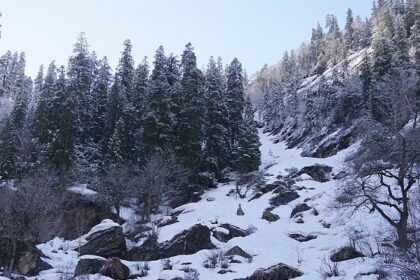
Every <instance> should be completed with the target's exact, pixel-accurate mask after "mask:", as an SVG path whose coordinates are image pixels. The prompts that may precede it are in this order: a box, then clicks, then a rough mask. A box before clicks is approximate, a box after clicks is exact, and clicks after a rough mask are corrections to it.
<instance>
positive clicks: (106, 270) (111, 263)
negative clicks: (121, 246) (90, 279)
mask: <svg viewBox="0 0 420 280" xmlns="http://www.w3.org/2000/svg"><path fill="white" fill-rule="evenodd" d="M99 273H100V274H101V275H103V276H107V277H110V278H112V279H116V280H124V279H128V277H130V269H128V267H127V266H126V265H124V264H123V263H122V262H121V260H120V259H119V258H115V257H114V258H111V259H109V260H107V261H106V263H105V265H104V267H102V268H101V270H100V271H99Z"/></svg>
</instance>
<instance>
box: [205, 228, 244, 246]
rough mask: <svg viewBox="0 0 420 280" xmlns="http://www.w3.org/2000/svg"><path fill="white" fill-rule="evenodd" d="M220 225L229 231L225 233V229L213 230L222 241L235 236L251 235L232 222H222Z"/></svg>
mask: <svg viewBox="0 0 420 280" xmlns="http://www.w3.org/2000/svg"><path fill="white" fill-rule="evenodd" d="M219 227H221V228H223V229H226V230H228V231H229V233H228V234H227V233H225V232H223V231H217V230H215V231H214V232H213V236H214V237H215V238H216V239H217V240H219V241H220V242H224V243H226V242H228V241H229V240H231V239H232V238H235V237H245V236H247V235H249V234H248V232H247V231H246V230H244V229H241V228H239V227H236V226H234V225H231V224H221V225H220V226H219Z"/></svg>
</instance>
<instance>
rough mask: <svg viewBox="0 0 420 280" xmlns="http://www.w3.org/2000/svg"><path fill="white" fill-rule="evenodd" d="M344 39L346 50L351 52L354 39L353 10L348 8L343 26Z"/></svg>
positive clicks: (354, 43)
mask: <svg viewBox="0 0 420 280" xmlns="http://www.w3.org/2000/svg"><path fill="white" fill-rule="evenodd" d="M344 41H345V45H346V49H347V51H348V52H351V51H352V50H354V49H355V45H356V40H355V30H354V18H353V11H352V10H351V9H350V8H349V9H348V10H347V17H346V25H345V27H344Z"/></svg>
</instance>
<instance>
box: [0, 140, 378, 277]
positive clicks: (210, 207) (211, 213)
mask: <svg viewBox="0 0 420 280" xmlns="http://www.w3.org/2000/svg"><path fill="white" fill-rule="evenodd" d="M260 141H261V143H262V146H261V152H262V166H263V167H264V166H271V167H269V168H268V169H267V172H266V173H268V174H270V175H269V177H268V182H267V183H272V182H274V181H276V180H277V179H276V176H278V175H287V174H288V172H287V171H286V169H288V170H289V169H290V168H293V167H294V168H298V169H300V168H303V167H305V166H310V165H313V164H316V163H317V164H324V165H328V166H331V167H333V172H332V173H333V174H337V173H338V172H339V171H340V169H341V168H343V164H342V161H343V159H344V158H345V155H346V153H348V152H349V151H350V150H351V149H352V148H350V149H347V150H345V151H342V152H340V153H339V154H337V155H336V156H333V157H330V158H325V159H318V158H303V157H301V156H300V151H299V150H297V149H286V146H285V144H284V143H282V142H280V143H277V144H274V143H273V141H272V139H271V137H270V136H268V135H266V134H263V133H260ZM296 185H297V186H299V187H304V188H299V189H300V190H298V191H297V192H298V194H299V196H300V197H299V198H297V199H295V200H293V201H292V202H291V203H289V204H288V205H282V206H279V207H277V208H275V209H274V210H272V212H273V213H274V214H277V215H279V216H280V219H279V220H278V221H276V222H271V223H270V222H268V221H266V220H263V219H262V218H261V216H262V213H263V211H264V209H266V208H268V207H269V206H270V203H269V200H270V198H271V197H273V194H272V193H271V192H268V193H266V194H264V195H263V196H262V197H260V198H259V199H255V200H252V201H250V202H248V199H249V198H250V197H251V196H252V194H251V193H249V194H248V197H247V198H245V199H240V198H238V197H236V196H235V195H230V196H227V195H226V194H227V193H229V191H230V190H232V189H234V188H235V185H234V184H221V185H219V187H218V188H217V189H214V190H211V191H208V192H206V193H205V194H204V195H203V199H202V200H201V201H199V202H198V203H191V204H187V205H183V206H181V207H180V208H178V209H175V210H183V212H182V213H181V214H180V215H179V217H178V220H179V222H177V223H175V224H171V225H168V226H164V227H162V228H161V229H160V232H159V242H163V241H166V240H170V239H171V238H172V237H173V236H174V235H176V234H177V233H179V232H181V231H183V230H185V229H188V228H190V227H191V226H193V225H195V224H198V223H201V224H203V225H206V226H208V227H209V228H210V229H212V228H214V227H217V226H218V225H220V224H224V223H228V224H232V225H235V226H237V227H240V228H242V229H247V228H249V227H255V228H256V231H255V232H254V233H253V234H250V235H248V236H246V237H237V238H233V239H231V240H229V241H228V242H227V243H223V242H219V241H218V240H217V239H215V238H214V237H212V239H211V241H212V243H213V244H214V245H216V246H217V247H218V248H219V249H221V250H222V251H227V250H229V249H230V248H232V247H234V246H239V247H241V248H242V249H244V250H245V251H246V252H248V253H250V254H252V255H253V260H252V262H251V263H249V262H248V261H247V260H245V259H243V258H241V257H238V258H237V259H239V260H241V261H242V262H241V263H231V264H230V267H229V269H230V270H232V271H233V272H229V273H226V274H223V275H222V274H218V272H219V271H220V267H218V268H215V269H206V268H204V267H203V262H204V260H205V259H206V258H207V256H208V255H209V254H210V250H202V251H200V252H198V253H196V254H194V255H185V256H176V257H172V258H171V259H170V260H171V262H172V265H173V269H172V270H165V271H162V263H161V261H151V262H149V265H150V271H149V273H148V276H147V277H143V278H138V279H153V280H155V279H173V278H176V277H177V276H179V277H182V276H183V275H184V273H183V272H182V271H180V269H182V268H183V267H185V265H182V263H186V262H189V263H191V264H190V265H189V267H191V268H194V269H196V270H197V271H198V272H199V274H200V277H199V279H220V280H223V279H226V280H232V279H236V278H244V277H247V276H250V275H251V274H252V273H253V272H254V271H255V270H257V269H258V268H267V267H270V266H272V265H275V264H278V263H284V264H287V265H290V266H292V267H295V268H297V269H299V270H301V271H302V272H303V273H304V275H303V276H301V277H299V278H296V279H299V280H316V279H323V277H322V276H321V274H320V273H319V270H320V268H321V267H323V266H324V265H323V260H325V259H327V260H328V261H329V257H330V256H331V254H332V253H334V250H336V249H339V248H340V247H342V246H346V245H348V244H349V237H348V235H349V234H348V233H349V231H351V230H352V229H353V230H355V229H356V230H357V231H360V232H359V234H363V235H366V236H369V235H370V234H371V231H374V230H375V229H377V228H379V226H380V225H379V223H380V219H379V218H378V217H377V216H376V214H368V213H358V214H357V215H354V216H352V217H351V218H349V217H348V216H345V215H343V213H342V212H341V211H339V210H332V209H331V208H330V207H329V206H330V204H331V202H332V200H333V198H334V197H335V195H336V193H337V189H338V188H339V181H337V180H334V179H331V180H329V181H328V182H324V183H320V182H317V181H314V180H312V178H311V177H310V176H307V175H305V174H304V175H301V176H300V180H298V181H297V183H296ZM302 202H306V203H307V204H308V205H309V206H311V207H313V208H314V209H316V210H317V212H319V215H314V213H313V211H306V212H303V221H304V223H296V221H297V219H296V218H290V214H291V211H292V209H293V208H294V207H295V206H296V205H297V204H299V203H302ZM239 203H241V204H242V209H243V210H244V212H245V215H244V216H237V215H236V210H237V208H238V205H239ZM128 212H130V211H128ZM325 224H331V226H330V227H329V228H327V227H325ZM110 225H112V224H110ZM100 226H101V225H100ZM102 226H105V227H106V226H107V224H106V223H105V224H103V225H102ZM108 226H109V224H108ZM289 234H303V235H315V236H316V237H317V238H316V239H313V240H310V241H307V242H298V241H296V240H294V239H292V238H290V237H289ZM79 241H80V240H79ZM77 242H78V240H75V241H73V242H68V241H64V240H62V239H59V238H56V239H54V240H52V241H50V242H47V243H45V244H41V245H39V246H38V248H39V249H41V250H42V251H43V252H44V254H45V255H46V256H48V257H50V258H51V259H45V261H47V262H48V263H49V264H51V265H52V266H53V267H54V269H52V270H49V271H44V272H43V273H42V274H41V275H40V277H36V278H37V279H65V278H63V274H65V273H66V272H67V273H70V274H71V273H72V272H73V271H74V268H75V266H76V264H77V262H78V255H77V252H75V251H72V250H71V249H72V248H74V247H75V246H77V244H76V243H77ZM63 245H64V246H63ZM63 248H64V249H66V250H63ZM124 263H125V264H126V265H127V266H128V267H129V268H130V270H131V273H132V274H136V273H137V269H138V263H135V262H126V261H124ZM375 265H376V260H375V259H373V258H368V257H366V258H357V259H353V260H348V261H344V262H340V263H339V264H338V269H339V271H340V276H338V277H335V278H334V277H332V278H329V279H361V280H362V279H363V280H370V279H372V280H373V279H377V278H376V276H374V275H370V276H368V275H365V276H364V275H362V274H368V273H369V272H372V271H374V270H375ZM0 278H1V277H0ZM33 279H35V277H34V278H33ZM83 279H86V278H83ZM90 279H106V277H104V276H99V275H94V276H91V277H90Z"/></svg>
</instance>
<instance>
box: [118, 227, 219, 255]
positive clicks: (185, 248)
mask: <svg viewBox="0 0 420 280" xmlns="http://www.w3.org/2000/svg"><path fill="white" fill-rule="evenodd" d="M214 248H215V246H214V245H213V244H212V243H211V241H210V229H209V228H208V227H206V226H203V225H200V224H196V225H194V226H192V227H191V228H190V229H188V230H184V231H183V232H181V233H179V234H177V235H176V236H174V237H173V238H172V239H171V240H169V241H166V242H164V243H158V242H157V238H156V237H151V238H149V239H148V240H146V241H145V242H144V243H143V244H142V245H141V246H140V247H135V248H133V249H131V250H130V251H129V252H128V253H127V254H126V259H127V260H130V261H152V260H158V259H163V258H170V257H173V256H178V255H191V254H195V253H197V252H198V251H201V250H205V249H214Z"/></svg>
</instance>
